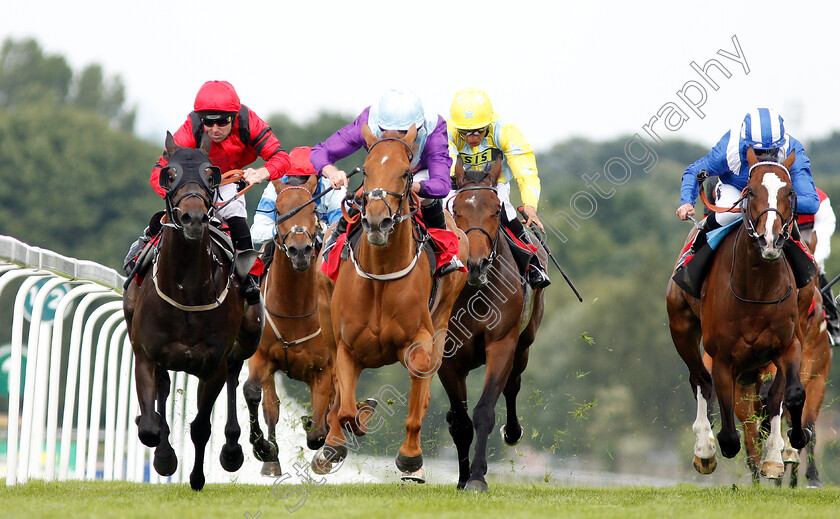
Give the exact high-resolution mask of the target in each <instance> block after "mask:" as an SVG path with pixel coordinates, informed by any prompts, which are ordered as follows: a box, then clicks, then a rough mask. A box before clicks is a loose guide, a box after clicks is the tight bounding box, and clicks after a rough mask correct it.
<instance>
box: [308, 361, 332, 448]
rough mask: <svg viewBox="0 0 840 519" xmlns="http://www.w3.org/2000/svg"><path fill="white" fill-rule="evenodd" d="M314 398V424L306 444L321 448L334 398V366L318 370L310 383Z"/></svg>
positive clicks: (310, 390)
mask: <svg viewBox="0 0 840 519" xmlns="http://www.w3.org/2000/svg"><path fill="white" fill-rule="evenodd" d="M309 393H310V395H311V399H312V424H311V426H310V429H309V430H308V431H306V446H307V447H309V448H310V449H312V450H317V449H319V448H320V447H321V446H322V445H323V444H324V440H326V438H327V422H326V420H327V408H328V407H329V406H330V401H331V400H332V396H333V395H332V393H333V387H332V366H331V365H328V366H327V368H326V369H323V370H320V371H316V372H315V373H314V375H313V377H312V381H311V383H310V384H309Z"/></svg>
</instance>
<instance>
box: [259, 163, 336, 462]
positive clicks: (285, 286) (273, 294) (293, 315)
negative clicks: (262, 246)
mask: <svg viewBox="0 0 840 519" xmlns="http://www.w3.org/2000/svg"><path fill="white" fill-rule="evenodd" d="M289 178H290V180H289V183H288V184H284V183H282V182H281V181H279V180H275V181H274V185H275V188H276V189H277V201H276V202H275V205H274V208H275V211H276V213H277V214H278V215H283V214H286V213H288V212H291V211H292V210H293V209H296V208H298V207H300V206H302V205H304V204H306V203H307V202H309V201H310V200H311V199H312V194H313V193H314V192H315V190H316V189H317V187H318V177H317V176H316V175H311V176H309V177H300V176H292V177H289ZM301 181H305V182H301ZM318 225H319V223H318V216H317V214H316V213H315V204H314V203H311V204H309V205H308V206H306V207H305V208H304V210H302V211H300V212H298V213H297V214H295V215H294V216H293V217H291V218H289V219H287V220H285V221H282V222H279V223H278V224H277V226H276V232H275V236H274V243H273V244H269V246H271V247H274V248H275V250H274V260H273V262H272V264H271V268H270V269H268V274H267V275H266V276H265V277H264V278H263V281H262V292H263V297H264V299H265V311H266V316H265V319H266V321H267V326H266V327H265V328H264V330H263V335H262V340H261V341H260V347H259V349H258V350H257V352H256V353H255V354H254V356H253V357H251V358H250V359H249V360H248V369H249V371H250V376H249V377H248V381H247V382H245V384H244V385H243V386H242V390H243V392H244V394H245V401H246V402H247V404H248V412H249V414H250V420H251V436H250V440H251V444H252V445H253V446H254V456H256V458H257V459H258V460H260V461H262V462H264V463H263V468H262V474H264V475H267V476H280V475H282V471H281V469H280V462H279V459H278V457H277V441H276V440H275V427H276V425H277V420H278V417H279V404H280V402H279V400H278V397H277V391H276V389H275V386H274V373H275V372H276V371H278V370H282V371H283V372H284V373H285V374H286V376H288V377H289V378H291V379H293V380H300V381H302V382H305V383H306V385H307V386H309V391H310V394H311V396H312V418H311V423H309V424H305V427H306V429H307V431H306V444H307V446H308V447H309V448H310V449H317V448H319V447H320V446H321V445H323V444H324V439H325V438H326V436H327V427H326V417H327V408H328V407H329V404H330V401H331V400H332V396H333V389H332V359H331V358H330V352H329V350H328V349H327V346H326V344H325V343H324V338H323V335H322V334H321V326H320V323H319V320H318V313H317V310H318V292H317V289H316V286H315V275H316V273H317V272H318V269H316V268H313V265H314V264H315V261H316V259H317V251H316V250H315V236H316V234H317V233H318ZM261 388H262V393H264V394H265V399H264V400H263V416H264V417H265V422H266V426H267V428H268V439H267V440H266V439H265V437H264V436H263V432H262V430H261V429H260V424H259V421H258V419H257V406H258V405H259V402H260V389H261Z"/></svg>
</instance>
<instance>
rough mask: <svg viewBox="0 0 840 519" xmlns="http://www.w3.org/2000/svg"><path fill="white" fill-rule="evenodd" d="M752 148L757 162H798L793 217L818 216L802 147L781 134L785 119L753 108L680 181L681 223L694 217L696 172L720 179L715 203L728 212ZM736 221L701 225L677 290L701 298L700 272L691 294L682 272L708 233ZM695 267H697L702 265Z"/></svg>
mask: <svg viewBox="0 0 840 519" xmlns="http://www.w3.org/2000/svg"><path fill="white" fill-rule="evenodd" d="M751 146H752V148H753V149H754V151H755V154H756V157H757V158H758V159H759V160H760V161H773V162H782V161H783V160H784V159H785V158H786V157H787V156H788V155H789V154H790V152H791V151H793V152H796V160H795V161H794V163H793V166H792V167H791V168H790V176H791V180H792V181H793V190H794V192H795V193H796V210H797V214H814V213H816V212H817V210H818V209H819V206H820V199H819V196H818V195H817V190H816V187H815V186H814V180H813V178H812V177H811V162H810V160H809V159H808V155H806V154H805V148H804V147H803V146H802V143H801V142H799V141H798V140H796V139H795V138H793V137H792V136H791V135H788V134H787V133H786V132H785V122H784V119H782V116H781V115H779V114H778V113H777V112H776V111H775V110H773V109H772V108H756V109H754V110H752V111H750V112H749V113H748V114H747V115H746V117H744V120H743V122H742V123H741V124H740V127H737V126H736V127H735V128H733V129H731V130H729V131H728V132H726V133H725V134H724V135H723V137H722V138H721V139H720V141H719V142H718V143H717V144H716V145H715V147H714V148H712V150H711V151H710V152H709V153H707V154H706V155H705V156H704V157H702V158H701V159H699V160H697V161H696V162H694V163H693V164H691V165H690V166H688V167H687V168H686V170H685V173H683V177H682V187H681V188H680V206H679V208H677V216H679V217H680V218H681V219H682V220H688V219H689V218H690V217H691V216H693V215H694V200H695V199H696V198H697V195H698V193H699V190H700V187H699V184H698V182H697V173H699V172H700V171H703V170H705V171H706V172H707V173H708V174H709V176H717V177H718V183H717V185H716V186H715V200H716V202H714V203H715V204H716V205H718V206H721V207H731V206H733V205H734V204H736V203H737V202H738V200H739V199H740V198H741V192H742V190H743V189H744V188H745V187H746V186H747V182H748V181H749V171H750V167H749V164H748V163H747V150H748V149H749V148H750V147H751ZM740 217H741V215H740V214H739V213H711V214H709V215H708V216H707V217H706V218H705V220H703V222H702V223H701V224H700V226H699V231H698V232H697V235H696V236H695V238H694V241H693V243H692V244H691V246H690V247H689V248H687V249H686V250H685V251H684V254H683V256H682V258H680V262H679V264H678V267H677V275H675V276H674V281H675V282H676V283H677V284H678V285H680V287H681V288H683V289H684V290H686V291H688V292H689V293H698V294H699V284H701V283H702V272H701V274H700V276H701V277H700V279H699V280H695V281H698V283H697V284H692V286H691V287H690V288H691V289H689V287H687V286H683V285H684V284H685V283H686V276H689V277H691V274H690V273H686V272H681V271H683V270H684V267H685V266H687V265H688V264H689V261H690V260H691V259H692V258H693V257H694V255H695V253H696V252H698V251H699V250H700V249H701V248H702V247H703V245H705V244H706V233H707V232H708V231H711V230H713V229H717V228H719V227H722V226H725V225H728V224H730V223H732V222H734V221H735V220H737V219H739V218H740ZM709 257H710V256H709ZM694 267H695V268H698V267H702V265H695V266H694ZM701 270H702V269H701ZM692 295H694V294H692Z"/></svg>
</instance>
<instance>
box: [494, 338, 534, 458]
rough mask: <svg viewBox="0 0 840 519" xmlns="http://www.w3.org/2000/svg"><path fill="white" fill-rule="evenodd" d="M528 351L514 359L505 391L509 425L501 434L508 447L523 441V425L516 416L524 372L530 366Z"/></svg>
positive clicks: (506, 425)
mask: <svg viewBox="0 0 840 519" xmlns="http://www.w3.org/2000/svg"><path fill="white" fill-rule="evenodd" d="M528 351H529V350H528V349H527V348H526V349H524V350H522V351H521V352H520V353H519V354H518V355H516V356H515V357H514V360H513V370H512V371H511V373H510V376H508V381H507V385H505V389H504V395H505V407H506V408H507V423H505V425H503V426H502V428H501V431H500V432H501V434H502V441H504V442H505V443H506V444H507V445H516V444H518V443H519V441H520V440H521V439H522V425H520V423H519V417H518V416H516V396H517V395H518V394H519V389H520V388H521V387H522V372H524V371H525V367H526V366H527V365H528Z"/></svg>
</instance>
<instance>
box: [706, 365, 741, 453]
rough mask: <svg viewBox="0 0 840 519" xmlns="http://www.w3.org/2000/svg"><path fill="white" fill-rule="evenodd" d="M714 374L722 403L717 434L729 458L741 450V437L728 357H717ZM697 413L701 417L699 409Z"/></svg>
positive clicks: (719, 399) (720, 402)
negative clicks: (736, 424)
mask: <svg viewBox="0 0 840 519" xmlns="http://www.w3.org/2000/svg"><path fill="white" fill-rule="evenodd" d="M712 376H713V378H714V381H715V391H717V395H718V405H720V432H718V434H717V440H718V443H719V444H720V452H721V454H723V455H724V456H726V457H727V458H734V457H735V455H736V454H738V451H740V450H741V438H740V437H739V436H738V429H736V428H735V402H734V400H735V380H734V375H733V373H732V366H731V365H730V364H729V363H728V359H722V358H715V362H714V366H712ZM698 391H699V390H698ZM698 402H699V398H698ZM697 414H698V418H699V414H700V412H699V409H698V413H697ZM695 423H696V422H695ZM695 432H696V431H695ZM698 439H699V438H698Z"/></svg>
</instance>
